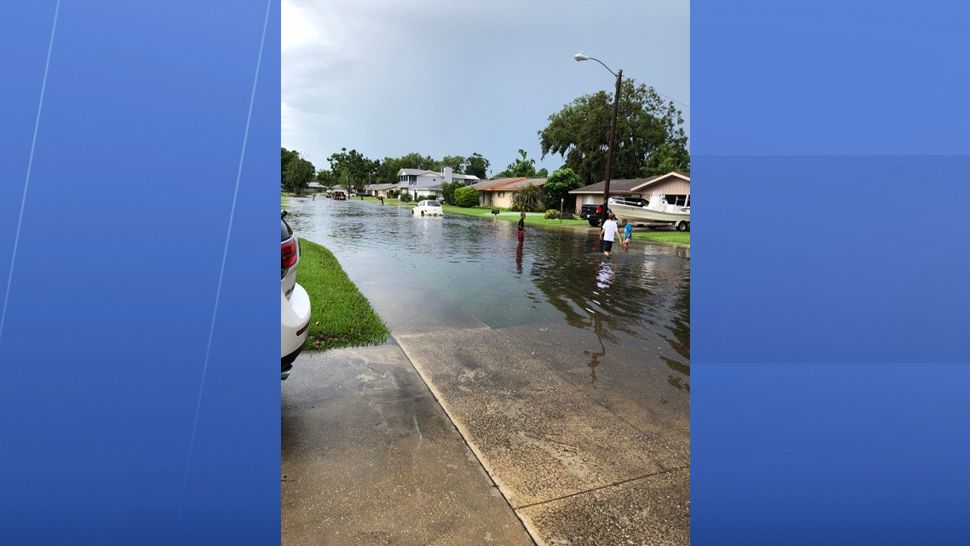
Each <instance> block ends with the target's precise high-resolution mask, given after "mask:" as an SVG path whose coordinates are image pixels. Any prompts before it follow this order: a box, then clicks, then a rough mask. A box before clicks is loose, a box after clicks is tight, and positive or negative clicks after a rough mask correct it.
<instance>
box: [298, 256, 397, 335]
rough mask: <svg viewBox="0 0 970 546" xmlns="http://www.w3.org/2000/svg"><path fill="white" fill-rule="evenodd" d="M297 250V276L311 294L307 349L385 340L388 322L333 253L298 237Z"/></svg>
mask: <svg viewBox="0 0 970 546" xmlns="http://www.w3.org/2000/svg"><path fill="white" fill-rule="evenodd" d="M300 250H301V251H302V252H301V255H300V265H299V268H298V269H297V273H296V280H297V282H299V283H300V285H302V286H303V288H304V289H306V291H307V294H309V295H310V308H311V316H310V331H309V333H308V335H307V342H306V349H307V350H310V351H322V350H326V349H336V348H340V347H357V346H360V345H380V344H381V343H384V342H386V341H387V338H388V331H387V326H385V325H384V322H383V321H382V320H381V318H380V317H379V316H377V313H375V312H374V308H373V307H371V305H370V302H368V301H367V298H365V297H364V295H363V294H361V293H360V291H359V290H358V289H357V285H355V284H354V282H353V281H351V280H350V278H349V277H347V274H346V273H345V272H344V270H343V268H342V267H340V263H339V262H338V261H337V258H335V257H334V255H333V253H331V252H330V251H329V250H327V249H326V248H324V247H322V246H320V245H318V244H316V243H314V242H311V241H307V240H306V239H301V240H300Z"/></svg>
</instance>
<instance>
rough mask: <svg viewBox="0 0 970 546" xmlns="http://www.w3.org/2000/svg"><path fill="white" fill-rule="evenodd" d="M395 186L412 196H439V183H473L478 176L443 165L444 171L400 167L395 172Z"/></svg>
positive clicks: (477, 179)
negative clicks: (457, 171) (456, 171)
mask: <svg viewBox="0 0 970 546" xmlns="http://www.w3.org/2000/svg"><path fill="white" fill-rule="evenodd" d="M397 181H398V183H397V186H398V189H399V190H400V191H401V193H402V194H404V193H409V194H411V196H412V197H415V198H418V197H424V196H428V197H432V196H433V197H441V195H442V192H441V185H442V184H444V183H445V182H461V183H463V184H465V185H469V184H474V183H476V182H478V181H479V178H478V177H477V176H474V175H470V174H455V173H453V172H452V170H451V167H445V170H444V172H440V173H439V172H438V171H429V170H424V169H401V170H400V171H398V172H397Z"/></svg>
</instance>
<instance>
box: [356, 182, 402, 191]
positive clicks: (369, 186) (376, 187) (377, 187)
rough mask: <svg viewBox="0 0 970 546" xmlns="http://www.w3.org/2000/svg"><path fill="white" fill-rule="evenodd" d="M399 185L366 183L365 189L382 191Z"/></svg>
mask: <svg viewBox="0 0 970 546" xmlns="http://www.w3.org/2000/svg"><path fill="white" fill-rule="evenodd" d="M397 186H398V185H397V184H365V185H364V189H365V190H367V191H380V190H389V189H392V188H396V187H397Z"/></svg>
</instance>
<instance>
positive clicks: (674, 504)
mask: <svg viewBox="0 0 970 546" xmlns="http://www.w3.org/2000/svg"><path fill="white" fill-rule="evenodd" d="M689 491H690V471H688V470H679V471H675V472H667V473H662V474H657V475H654V476H647V477H644V478H640V479H636V480H630V481H628V482H624V483H621V484H618V485H613V486H609V487H604V488H601V489H596V490H593V491H590V492H588V493H582V494H579V495H574V496H572V497H566V498H564V499H559V500H555V501H551V502H548V503H545V504H540V505H537V506H531V507H526V508H523V509H521V510H519V513H520V515H522V517H523V519H524V520H525V522H526V525H527V526H528V527H529V528H530V529H535V530H537V533H539V534H542V535H543V539H544V540H543V542H545V543H547V544H650V545H654V546H659V545H671V546H673V545H681V544H690V494H689Z"/></svg>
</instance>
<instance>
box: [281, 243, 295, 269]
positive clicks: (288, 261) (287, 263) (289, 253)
mask: <svg viewBox="0 0 970 546" xmlns="http://www.w3.org/2000/svg"><path fill="white" fill-rule="evenodd" d="M298 256H299V253H298V252H297V248H296V238H295V237H294V238H292V239H290V240H288V241H286V242H285V243H281V244H280V258H281V260H280V269H287V268H289V267H293V266H294V265H296V260H297V257H298Z"/></svg>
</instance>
